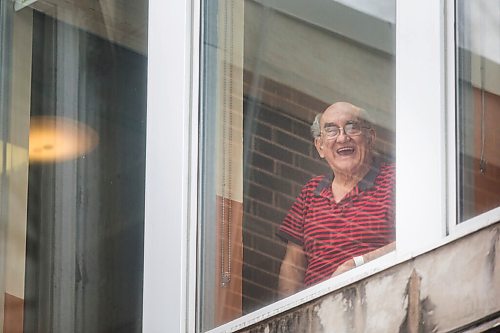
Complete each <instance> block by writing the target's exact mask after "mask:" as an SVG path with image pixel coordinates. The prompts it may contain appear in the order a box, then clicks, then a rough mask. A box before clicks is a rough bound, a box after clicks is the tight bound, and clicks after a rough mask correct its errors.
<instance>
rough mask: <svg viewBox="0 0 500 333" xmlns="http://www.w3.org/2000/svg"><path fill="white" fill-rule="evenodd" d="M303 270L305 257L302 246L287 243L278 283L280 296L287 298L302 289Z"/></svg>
mask: <svg viewBox="0 0 500 333" xmlns="http://www.w3.org/2000/svg"><path fill="white" fill-rule="evenodd" d="M305 269H306V256H305V254H304V251H303V250H302V246H300V245H297V244H295V243H293V242H288V245H287V247H286V253H285V258H283V262H282V263H281V269H280V276H279V281H278V292H279V293H280V295H281V296H283V297H285V296H289V295H291V294H293V293H295V292H297V291H299V290H300V289H302V287H303V285H304V274H305Z"/></svg>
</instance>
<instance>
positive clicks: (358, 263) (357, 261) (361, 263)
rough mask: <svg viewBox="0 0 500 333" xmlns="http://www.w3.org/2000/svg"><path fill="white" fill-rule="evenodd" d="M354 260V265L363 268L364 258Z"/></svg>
mask: <svg viewBox="0 0 500 333" xmlns="http://www.w3.org/2000/svg"><path fill="white" fill-rule="evenodd" d="M352 259H353V260H354V264H355V265H356V267H358V266H361V265H363V264H364V263H365V259H364V258H363V256H357V257H353V258H352Z"/></svg>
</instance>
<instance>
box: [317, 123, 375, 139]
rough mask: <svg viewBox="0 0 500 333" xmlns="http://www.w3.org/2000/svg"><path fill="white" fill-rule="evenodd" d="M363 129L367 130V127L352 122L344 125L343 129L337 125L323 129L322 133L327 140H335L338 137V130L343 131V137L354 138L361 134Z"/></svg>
mask: <svg viewBox="0 0 500 333" xmlns="http://www.w3.org/2000/svg"><path fill="white" fill-rule="evenodd" d="M363 128H369V127H366V126H361V123H358V122H353V123H347V124H345V125H344V127H339V126H337V125H329V126H326V127H325V128H323V131H322V132H323V133H325V135H326V137H327V138H328V139H335V138H337V137H338V136H339V135H340V130H343V131H344V134H345V135H348V136H356V135H360V134H361V133H363V130H362V129H363Z"/></svg>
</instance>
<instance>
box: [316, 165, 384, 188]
mask: <svg viewBox="0 0 500 333" xmlns="http://www.w3.org/2000/svg"><path fill="white" fill-rule="evenodd" d="M379 172H380V161H379V160H378V159H375V160H374V161H373V164H372V166H371V167H370V171H368V173H367V174H366V175H365V176H364V177H363V179H361V181H360V182H359V183H358V185H357V186H358V189H359V190H360V191H366V190H368V189H369V188H371V187H372V186H373V184H374V183H375V178H377V176H378V174H379ZM334 177H335V176H334V174H333V173H331V174H329V175H325V176H324V177H323V179H321V181H320V182H319V183H318V186H316V189H315V190H314V195H317V196H318V195H321V192H323V190H325V189H328V188H329V187H330V186H331V185H332V181H333V178H334Z"/></svg>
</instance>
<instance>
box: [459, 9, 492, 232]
mask: <svg viewBox="0 0 500 333" xmlns="http://www.w3.org/2000/svg"><path fill="white" fill-rule="evenodd" d="M456 15H457V20H456V21H457V31H456V35H457V105H458V110H457V119H458V122H457V123H458V127H457V133H458V136H457V140H458V179H457V183H458V189H459V197H458V213H459V214H458V215H459V217H458V218H459V222H463V221H465V220H468V219H470V218H472V217H474V216H476V215H479V214H481V213H484V212H487V211H489V210H491V209H494V208H496V207H499V206H500V131H499V130H498V124H499V123H500V3H499V2H498V1H488V0H480V1H464V0H461V1H457V13H456Z"/></svg>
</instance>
